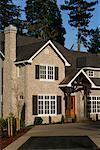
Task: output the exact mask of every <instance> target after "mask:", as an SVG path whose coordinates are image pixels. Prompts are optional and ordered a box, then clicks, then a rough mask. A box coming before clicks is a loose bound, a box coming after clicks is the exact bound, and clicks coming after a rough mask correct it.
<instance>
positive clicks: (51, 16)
mask: <svg viewBox="0 0 100 150" xmlns="http://www.w3.org/2000/svg"><path fill="white" fill-rule="evenodd" d="M25 12H26V19H27V22H28V27H27V29H28V34H29V35H32V36H34V37H37V38H42V39H53V40H55V41H58V42H59V43H61V44H63V45H64V41H65V38H64V34H65V29H64V28H63V27H62V18H61V12H60V10H59V8H58V6H57V2H56V0H52V1H51V0H27V1H26V8H25Z"/></svg>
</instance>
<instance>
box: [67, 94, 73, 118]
mask: <svg viewBox="0 0 100 150" xmlns="http://www.w3.org/2000/svg"><path fill="white" fill-rule="evenodd" d="M65 113H66V116H68V117H73V118H74V117H75V96H70V100H69V102H68V100H66V101H65Z"/></svg>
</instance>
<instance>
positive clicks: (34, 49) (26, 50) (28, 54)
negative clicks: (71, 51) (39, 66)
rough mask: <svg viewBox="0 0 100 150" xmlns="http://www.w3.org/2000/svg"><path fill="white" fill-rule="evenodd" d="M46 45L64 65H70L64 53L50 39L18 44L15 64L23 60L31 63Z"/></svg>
mask: <svg viewBox="0 0 100 150" xmlns="http://www.w3.org/2000/svg"><path fill="white" fill-rule="evenodd" d="M48 45H49V46H51V47H52V48H53V49H54V51H55V52H56V53H57V54H58V56H59V57H60V58H61V59H62V60H63V61H64V63H65V66H70V64H69V63H68V61H67V59H65V57H64V55H62V53H61V52H60V51H59V50H58V49H57V48H56V46H55V45H54V43H53V42H52V41H51V40H49V41H42V42H35V43H33V44H30V45H25V46H20V47H19V48H17V60H16V62H15V64H19V63H22V62H23V61H24V62H25V61H26V62H29V63H31V62H32V60H33V59H34V58H35V57H36V56H37V55H38V54H39V53H40V52H41V51H42V50H43V49H44V48H45V47H47V46H48Z"/></svg>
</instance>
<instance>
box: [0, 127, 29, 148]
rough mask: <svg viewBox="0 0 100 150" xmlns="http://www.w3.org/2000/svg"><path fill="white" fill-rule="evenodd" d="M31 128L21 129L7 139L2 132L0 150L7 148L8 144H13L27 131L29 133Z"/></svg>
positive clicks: (5, 134)
mask: <svg viewBox="0 0 100 150" xmlns="http://www.w3.org/2000/svg"><path fill="white" fill-rule="evenodd" d="M31 128H32V127H26V128H22V129H21V130H20V131H19V132H16V133H15V135H14V136H12V137H8V136H7V133H6V132H3V136H2V137H0V148H1V150H2V149H3V148H5V147H7V146H8V145H9V144H11V143H12V142H14V141H15V140H16V139H18V138H19V137H21V136H22V135H24V134H25V133H26V132H27V131H29V130H30V129H31Z"/></svg>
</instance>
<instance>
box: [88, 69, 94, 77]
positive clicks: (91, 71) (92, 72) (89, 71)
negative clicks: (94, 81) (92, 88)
mask: <svg viewBox="0 0 100 150" xmlns="http://www.w3.org/2000/svg"><path fill="white" fill-rule="evenodd" d="M88 76H89V77H91V78H93V77H94V71H93V70H88Z"/></svg>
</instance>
